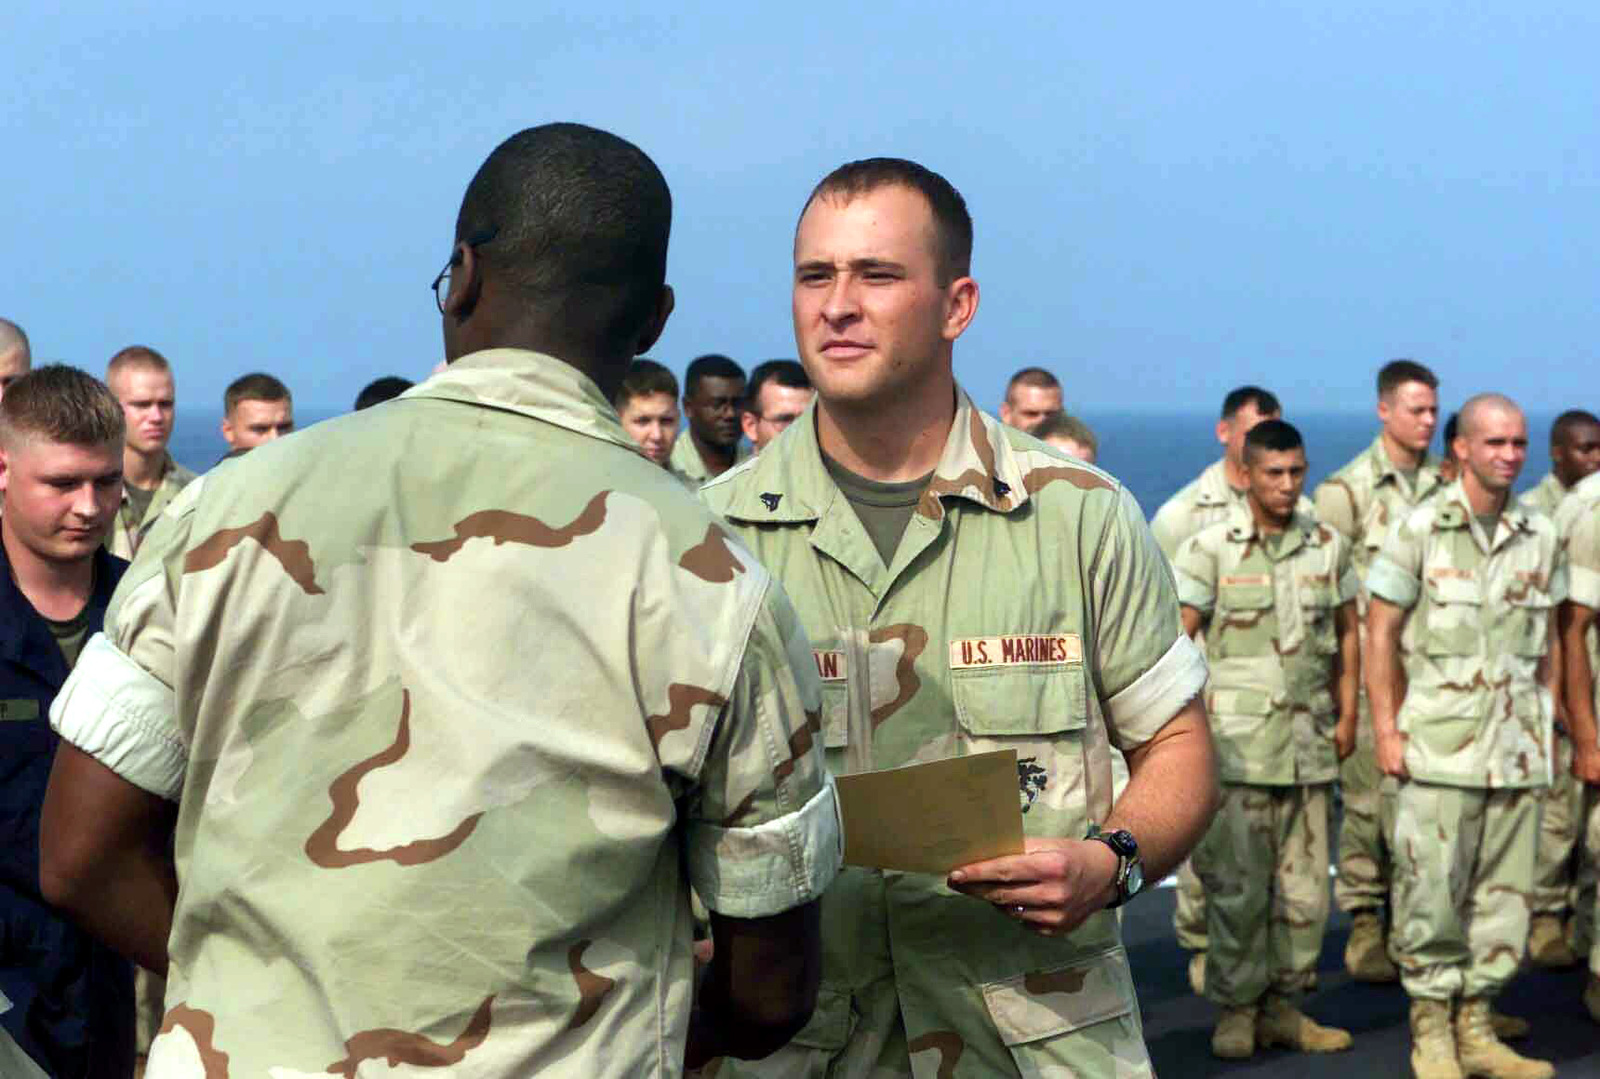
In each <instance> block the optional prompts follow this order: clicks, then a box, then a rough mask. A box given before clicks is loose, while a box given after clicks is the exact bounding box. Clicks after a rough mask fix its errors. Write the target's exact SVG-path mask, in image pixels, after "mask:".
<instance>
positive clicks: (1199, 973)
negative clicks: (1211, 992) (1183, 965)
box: [1189, 952, 1206, 997]
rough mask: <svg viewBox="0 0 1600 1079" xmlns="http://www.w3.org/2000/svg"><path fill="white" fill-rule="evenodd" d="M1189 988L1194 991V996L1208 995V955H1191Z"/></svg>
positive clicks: (1192, 953) (1196, 953) (1198, 953)
mask: <svg viewBox="0 0 1600 1079" xmlns="http://www.w3.org/2000/svg"><path fill="white" fill-rule="evenodd" d="M1189 988H1190V989H1193V990H1194V995H1195V996H1197V997H1203V996H1205V995H1206V953H1205V952H1190V953H1189Z"/></svg>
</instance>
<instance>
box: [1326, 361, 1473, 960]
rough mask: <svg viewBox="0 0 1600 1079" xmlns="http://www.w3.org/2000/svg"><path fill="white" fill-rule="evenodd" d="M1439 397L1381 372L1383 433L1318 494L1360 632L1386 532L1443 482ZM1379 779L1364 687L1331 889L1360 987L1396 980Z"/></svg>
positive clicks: (1415, 381) (1395, 373)
mask: <svg viewBox="0 0 1600 1079" xmlns="http://www.w3.org/2000/svg"><path fill="white" fill-rule="evenodd" d="M1438 391H1439V380H1438V379H1437V378H1435V377H1434V374H1433V372H1432V371H1430V370H1428V369H1427V368H1426V367H1424V366H1422V364H1420V363H1416V362H1414V361H1412V360H1394V361H1393V362H1391V363H1387V364H1384V366H1383V368H1382V369H1381V370H1380V371H1379V372H1378V422H1379V423H1380V424H1381V425H1382V427H1381V429H1380V430H1379V432H1378V437H1377V438H1376V439H1374V440H1373V442H1372V445H1370V446H1368V447H1367V448H1366V449H1365V450H1364V451H1362V453H1361V455H1360V456H1358V457H1357V458H1356V459H1355V460H1353V461H1351V462H1350V463H1349V464H1347V465H1345V466H1344V467H1343V468H1341V469H1339V470H1338V471H1337V472H1335V473H1334V474H1333V475H1332V476H1329V477H1328V478H1327V479H1326V480H1324V481H1323V482H1322V484H1321V485H1320V486H1318V488H1317V490H1316V495H1315V502H1316V507H1317V516H1318V517H1319V518H1320V519H1321V520H1322V522H1323V523H1324V524H1327V525H1330V526H1332V527H1333V528H1335V529H1337V530H1338V531H1339V533H1340V534H1341V535H1342V536H1344V538H1345V539H1347V540H1349V541H1350V545H1351V557H1352V558H1353V559H1354V561H1355V569H1356V577H1357V579H1358V580H1359V581H1360V582H1361V583H1362V588H1361V591H1360V592H1359V594H1358V595H1357V598H1356V602H1357V604H1358V605H1359V610H1360V616H1361V624H1362V633H1363V634H1365V632H1366V629H1365V623H1366V613H1367V599H1368V596H1367V591H1366V588H1365V582H1366V578H1367V572H1368V570H1370V569H1371V567H1372V560H1373V558H1375V557H1376V556H1377V553H1378V549H1379V548H1380V547H1381V546H1382V545H1383V542H1384V539H1385V537H1386V536H1387V534H1388V531H1389V528H1390V527H1391V526H1392V525H1393V524H1394V523H1395V522H1396V521H1398V520H1400V519H1401V518H1402V517H1404V516H1405V515H1406V514H1407V513H1409V512H1410V511H1411V510H1412V509H1413V508H1414V507H1416V506H1418V505H1420V504H1421V503H1422V502H1423V501H1424V500H1425V499H1427V498H1429V497H1431V496H1432V495H1433V494H1434V493H1435V492H1436V491H1439V490H1441V489H1442V488H1443V487H1444V485H1445V483H1446V481H1445V479H1444V478H1443V477H1442V476H1441V475H1440V462H1439V459H1438V458H1437V457H1434V456H1433V455H1431V454H1430V453H1429V452H1428V445H1429V443H1431V442H1432V441H1433V431H1434V427H1435V425H1436V424H1437V423H1438V422H1439V392H1438ZM1448 441H1449V440H1448V439H1447V440H1446V442H1447V447H1446V452H1448ZM1363 640H1365V638H1364V637H1363ZM1382 778H1383V777H1382V775H1381V774H1380V773H1379V771H1378V762H1377V758H1376V757H1375V756H1374V755H1373V737H1372V710H1371V706H1370V705H1369V704H1368V702H1367V695H1366V691H1365V687H1363V689H1362V693H1361V705H1360V718H1359V722H1358V724H1357V727H1356V746H1355V751H1354V752H1353V753H1351V754H1350V755H1349V756H1348V757H1346V758H1344V761H1343V763H1342V764H1341V765H1340V767H1339V785H1340V793H1341V795H1342V797H1343V799H1344V816H1343V818H1342V819H1341V821H1340V825H1339V869H1338V877H1337V878H1336V879H1335V881H1334V887H1333V891H1334V899H1335V900H1336V901H1337V902H1338V904H1339V909H1340V910H1343V911H1346V912H1347V913H1349V915H1350V919H1351V925H1350V937H1349V940H1348V941H1346V943H1345V950H1344V962H1345V966H1346V968H1347V969H1348V970H1349V971H1350V975H1351V977H1353V978H1355V979H1357V980H1358V981H1364V982H1392V981H1394V980H1395V978H1396V977H1398V973H1397V972H1396V970H1395V967H1394V964H1393V963H1392V962H1391V961H1390V960H1389V955H1388V943H1387V941H1388V933H1387V931H1386V929H1385V922H1384V908H1385V906H1386V905H1387V904H1388V902H1389V882H1390V877H1391V875H1392V868H1391V858H1390V851H1389V841H1388V839H1387V836H1388V834H1389V830H1390V828H1391V827H1392V826H1393V822H1392V821H1387V820H1383V819H1382V817H1383V813H1382V809H1383V804H1384V803H1383V802H1382V800H1381V798H1380V788H1381V787H1382V786H1383V782H1382ZM1388 804H1390V805H1392V804H1393V802H1392V801H1390V802H1389V803H1388Z"/></svg>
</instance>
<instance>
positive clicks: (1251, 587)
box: [1217, 573, 1272, 611]
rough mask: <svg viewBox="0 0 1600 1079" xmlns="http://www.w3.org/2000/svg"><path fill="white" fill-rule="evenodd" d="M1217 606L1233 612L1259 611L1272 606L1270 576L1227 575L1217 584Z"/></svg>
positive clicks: (1262, 574)
mask: <svg viewBox="0 0 1600 1079" xmlns="http://www.w3.org/2000/svg"><path fill="white" fill-rule="evenodd" d="M1217 605H1218V606H1219V607H1225V608H1227V609H1228V610H1233V611H1260V610H1264V609H1266V608H1268V607H1271V606H1272V574H1270V573H1228V574H1224V575H1223V576H1222V579H1221V580H1219V581H1218V582H1217Z"/></svg>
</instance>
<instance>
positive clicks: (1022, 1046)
mask: <svg viewBox="0 0 1600 1079" xmlns="http://www.w3.org/2000/svg"><path fill="white" fill-rule="evenodd" d="M815 409H816V405H815V403H813V405H812V406H811V409H810V410H808V411H807V412H806V413H805V414H804V415H803V416H801V418H800V419H799V420H798V421H796V422H795V423H794V424H792V425H790V427H789V428H788V429H787V430H786V431H785V432H784V433H783V434H782V435H780V436H779V437H778V438H777V439H775V440H774V441H773V442H772V443H770V444H769V445H768V446H767V447H766V448H765V449H763V450H762V452H761V453H760V454H759V455H758V456H757V457H755V458H754V459H753V460H751V461H747V462H746V463H745V464H744V465H742V466H741V467H739V468H737V469H734V470H733V471H731V472H730V473H728V474H727V475H724V476H721V477H719V478H718V479H716V480H715V481H713V482H712V483H710V484H708V485H707V486H706V487H705V488H704V489H703V490H702V492H701V494H702V497H704V498H705V499H706V500H707V501H708V502H709V503H710V504H711V506H712V508H713V509H715V510H717V511H718V512H720V513H721V514H722V515H723V516H724V517H725V518H726V519H727V520H728V521H729V522H730V524H731V525H732V527H733V528H734V529H735V530H736V531H738V532H739V533H740V535H741V536H742V537H743V538H744V539H745V540H746V542H748V543H749V544H750V546H751V548H752V549H753V550H754V551H755V553H756V555H757V557H759V558H760V559H761V560H762V562H763V563H764V564H765V565H766V566H768V567H769V568H770V569H771V570H772V572H773V573H774V575H775V576H777V577H778V578H779V579H780V580H781V581H783V582H784V585H785V587H786V588H787V589H788V590H789V593H790V595H791V596H793V597H794V598H795V602H796V607H797V609H798V611H799V613H800V619H801V622H802V623H803V624H804V626H805V628H806V632H807V635H808V636H810V638H811V640H812V646H813V648H814V649H816V662H817V667H818V669H819V671H820V672H821V674H822V678H823V734H824V739H825V742H826V745H827V755H828V765H829V768H830V769H831V770H833V771H835V772H856V771H862V770H866V769H872V768H889V767H895V766H899V765H904V764H911V763H913V762H917V761H927V760H935V759H940V758H945V757H951V756H956V755H961V754H968V753H979V752H985V751H988V750H994V749H1015V750H1016V751H1017V754H1018V757H1019V762H1020V763H1019V775H1018V797H1019V802H1020V805H1021V807H1022V809H1023V822H1024V827H1025V830H1026V832H1027V834H1028V835H1030V836H1050V837H1063V836H1064V837H1071V838H1080V837H1082V836H1083V835H1085V834H1086V832H1087V830H1088V827H1089V825H1090V824H1091V823H1099V822H1103V821H1105V820H1106V818H1107V816H1108V814H1109V813H1110V811H1111V803H1112V789H1111V788H1112V779H1111V775H1112V773H1111V752H1112V749H1113V747H1114V746H1115V747H1117V748H1122V749H1127V748H1132V747H1137V746H1139V745H1141V744H1143V743H1144V742H1146V741H1147V740H1148V739H1149V738H1151V737H1152V736H1153V735H1154V734H1155V733H1156V732H1157V731H1158V730H1159V729H1160V728H1161V727H1163V726H1164V725H1165V724H1166V723H1167V722H1168V721H1169V720H1170V719H1171V718H1172V716H1173V715H1174V714H1176V713H1177V711H1178V710H1179V709H1180V708H1181V707H1182V706H1183V704H1184V703H1185V702H1187V701H1188V700H1190V699H1191V698H1193V697H1194V695H1195V694H1197V693H1198V692H1199V690H1200V688H1201V685H1202V683H1203V681H1204V677H1205V669H1204V661H1203V660H1202V659H1201V657H1200V655H1199V653H1198V651H1197V650H1196V649H1195V647H1194V646H1193V644H1192V642H1190V641H1189V640H1188V639H1187V638H1186V637H1185V636H1184V635H1183V633H1182V631H1181V630H1180V628H1179V622H1178V604H1177V596H1176V593H1175V590H1174V586H1173V582H1172V577H1171V575H1170V572H1169V571H1168V569H1167V566H1166V562H1165V560H1164V559H1163V558H1162V557H1161V555H1160V552H1159V550H1158V549H1157V547H1156V546H1155V544H1154V542H1153V540H1152V539H1151V537H1150V533H1149V530H1148V528H1147V527H1146V526H1145V524H1144V518H1143V515H1142V514H1141V513H1140V512H1139V508H1138V506H1137V504H1136V503H1135V502H1134V500H1133V498H1132V496H1130V495H1129V494H1128V493H1127V492H1126V491H1125V490H1123V489H1122V488H1121V486H1120V485H1119V484H1117V482H1116V481H1115V480H1113V479H1111V478H1110V477H1109V476H1107V475H1106V474H1105V473H1103V472H1100V471H1099V470H1097V469H1095V468H1094V467H1092V466H1089V465H1085V464H1083V463H1082V462H1081V461H1077V460H1074V459H1071V458H1068V457H1066V456H1065V455H1063V454H1061V453H1059V452H1057V451H1056V450H1053V449H1051V448H1050V447H1048V446H1046V445H1044V444H1043V443H1041V442H1038V441H1036V440H1035V439H1033V438H1031V437H1029V436H1028V435H1025V434H1022V433H1021V432H1018V431H1014V430H1011V429H1009V428H1006V427H1003V426H1001V425H1000V424H999V423H998V422H996V421H994V420H993V419H990V418H989V417H987V416H985V415H983V414H982V413H981V412H979V411H978V410H977V409H976V408H974V407H973V405H972V402H971V401H970V400H969V399H968V398H967V396H966V395H965V394H964V393H963V394H959V395H958V405H957V410H956V415H955V421H954V424H953V425H952V428H951V432H950V435H949V437H948V439H947V441H946V443H945V446H944V450H943V454H942V456H941V458H940V461H939V464H938V467H937V469H936V470H935V472H934V475H933V478H932V480H931V482H930V484H929V486H928V489H927V491H926V492H925V493H924V495H923V498H922V501H921V503H920V504H919V506H918V508H917V512H916V513H915V514H914V515H913V517H912V519H911V522H910V523H909V524H908V525H907V528H906V533H905V536H904V538H903V539H902V541H901V543H900V547H899V549H898V551H897V552H896V554H895V558H894V562H893V564H892V565H889V566H885V565H884V564H883V561H882V559H881V558H880V557H879V555H878V552H877V549H876V548H875V547H874V546H873V544H872V541H871V540H870V539H869V538H868V536H867V533H866V530H865V529H864V528H863V527H862V525H861V522H860V520H859V519H858V518H857V517H856V514H855V511H854V510H853V509H852V508H851V507H850V505H849V503H848V502H847V501H846V499H845V498H844V497H843V496H842V495H841V494H840V492H839V490H838V488H837V487H836V486H835V484H834V483H833V481H832V479H831V478H830V477H829V475H828V472H827V470H826V468H825V467H824V464H823V461H822V455H821V452H820V450H819V448H818V445H817V436H816V430H815V422H816V412H815ZM823 942H824V959H823V988H822V1002H821V1003H820V1004H819V1006H818V1010H817V1012H816V1014H815V1016H814V1017H813V1019H812V1021H811V1023H810V1024H809V1025H808V1026H807V1027H806V1029H805V1030H803V1031H802V1032H801V1033H800V1035H799V1036H798V1037H797V1038H796V1039H795V1040H794V1043H793V1044H791V1045H790V1046H789V1047H787V1048H785V1049H783V1050H780V1052H779V1053H778V1054H776V1055H775V1056H774V1057H772V1058H770V1059H769V1060H768V1061H764V1062H761V1063H757V1064H740V1063H738V1062H736V1061H732V1060H725V1061H722V1062H720V1064H719V1069H718V1071H717V1072H716V1074H717V1075H718V1076H719V1079H727V1077H728V1076H734V1075H760V1076H821V1075H824V1074H826V1075H831V1076H867V1075H869V1074H870V1075H872V1076H906V1075H916V1076H935V1075H938V1076H945V1077H949V1079H965V1077H974V1079H976V1077H983V1079H991V1077H994V1076H1021V1075H1027V1076H1036V1075H1045V1074H1074V1075H1079V1076H1086V1077H1091V1079H1095V1077H1100V1076H1107V1077H1109V1076H1119V1077H1126V1076H1140V1075H1148V1074H1150V1065H1149V1060H1148V1057H1147V1055H1146V1053H1145V1049H1144V1043H1143V1038H1142V1035H1141V1028H1140V1024H1139V1012H1138V1001H1137V999H1136V998H1135V995H1134V991H1133V983H1132V979H1131V976H1130V974H1129V969H1128V961H1127V957H1126V954H1125V953H1124V951H1123V949H1122V945H1121V942H1120V938H1119V934H1118V930H1117V922H1116V918H1115V915H1114V912H1112V911H1104V912H1101V913H1098V914H1095V915H1093V916H1092V917H1090V918H1089V919H1088V920H1087V921H1086V922H1085V923H1084V924H1083V925H1082V926H1081V927H1080V928H1079V929H1078V930H1076V931H1075V932H1073V933H1072V934H1070V935H1069V936H1066V937H1061V938H1047V937H1043V936H1040V935H1039V934H1037V933H1034V932H1032V931H1031V930H1028V929H1026V928H1024V927H1023V926H1022V925H1021V924H1019V923H1018V922H1017V921H1015V920H1013V919H1012V918H1009V917H1007V916H1006V915H1005V914H1003V913H1001V912H1000V911H998V910H996V909H995V908H994V907H993V906H992V905H990V904H988V903H985V902H983V901H981V900H978V899H973V898H971V897H968V896H964V895H961V894H959V893H955V892H952V891H950V890H949V889H948V888H946V886H945V882H944V879H943V878H942V877H939V876H931V875H923V874H914V873H896V872H876V871H869V870H865V869H860V868H854V867H848V866H847V867H846V868H845V869H844V870H843V871H841V873H840V875H839V879H838V880H837V881H836V882H835V884H834V886H833V887H832V888H831V889H830V890H829V891H828V894H827V895H826V896H825V897H824V899H823Z"/></svg>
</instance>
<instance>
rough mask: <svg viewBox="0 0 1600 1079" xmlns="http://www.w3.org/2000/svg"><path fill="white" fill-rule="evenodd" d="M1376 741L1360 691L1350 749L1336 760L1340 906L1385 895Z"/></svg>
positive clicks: (1349, 907)
mask: <svg viewBox="0 0 1600 1079" xmlns="http://www.w3.org/2000/svg"><path fill="white" fill-rule="evenodd" d="M1376 745H1377V743H1376V740H1375V738H1374V735H1373V731H1372V712H1371V710H1370V709H1369V708H1368V707H1367V697H1366V694H1365V693H1364V692H1363V693H1362V695H1361V713H1360V718H1359V719H1358V720H1357V722H1356V748H1355V752H1353V753H1351V754H1350V756H1348V757H1346V758H1345V759H1344V761H1343V762H1342V763H1341V764H1340V765H1339V791H1340V796H1341V797H1342V798H1343V800H1344V817H1343V818H1342V819H1341V820H1340V822H1339V872H1338V875H1337V876H1336V877H1335V878H1334V882H1333V897H1334V900H1335V902H1337V903H1338V904H1339V909H1340V910H1343V911H1349V912H1355V911H1358V910H1378V909H1381V908H1382V907H1383V905H1384V904H1385V903H1387V902H1388V901H1389V878H1390V876H1391V874H1392V872H1393V866H1392V864H1391V856H1390V853H1389V843H1388V841H1387V840H1386V839H1385V838H1384V837H1385V836H1386V835H1387V833H1388V829H1387V828H1386V827H1384V822H1383V813H1382V810H1381V801H1382V799H1381V795H1380V791H1381V788H1382V784H1383V774H1382V773H1381V772H1379V771H1378V756H1377V749H1376Z"/></svg>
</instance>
